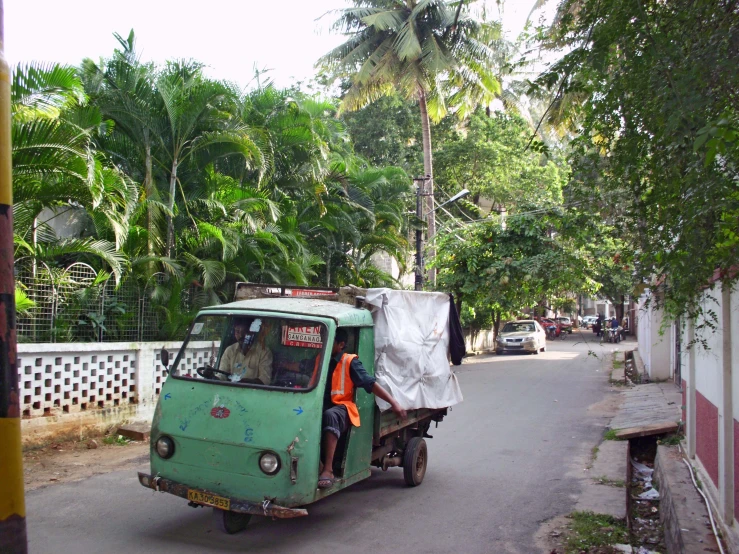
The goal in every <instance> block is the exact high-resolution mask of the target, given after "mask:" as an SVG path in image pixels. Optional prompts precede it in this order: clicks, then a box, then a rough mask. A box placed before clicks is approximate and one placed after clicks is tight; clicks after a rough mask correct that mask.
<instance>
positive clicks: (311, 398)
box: [139, 298, 447, 533]
mask: <svg viewBox="0 0 739 554" xmlns="http://www.w3.org/2000/svg"><path fill="white" fill-rule="evenodd" d="M237 325H241V326H242V327H246V326H248V329H249V330H248V332H246V333H244V334H245V335H246V336H245V337H243V338H241V340H240V342H237V341H236V337H235V336H234V331H235V329H234V327H235V326H237ZM339 327H342V328H344V329H346V330H347V331H348V335H349V340H348V344H347V347H346V349H345V351H346V352H348V353H356V354H358V356H359V359H360V360H361V361H362V363H363V365H364V367H365V368H366V369H367V371H368V373H370V374H373V373H374V354H375V352H374V329H373V321H372V316H371V314H370V312H369V310H367V309H364V308H361V307H356V306H354V305H350V304H344V303H340V302H335V301H329V300H321V299H315V298H261V299H259V298H258V299H252V300H244V301H238V302H233V303H230V304H225V305H221V306H217V307H212V308H207V309H204V310H202V311H201V312H200V313H199V314H198V316H197V318H196V319H195V320H194V322H193V323H192V325H191V326H190V329H189V331H188V334H187V338H186V340H185V342H184V343H183V345H182V348H181V349H180V351H179V353H177V354H176V356H175V357H174V361H173V362H172V364H171V365H169V362H170V355H169V353H168V352H167V351H165V350H162V352H161V360H162V364H163V365H164V366H165V367H167V368H168V376H167V379H166V381H165V383H164V384H163V387H162V390H161V393H160V396H159V400H158V403H157V406H156V410H155V414H154V418H153V421H152V427H151V439H150V440H151V453H150V457H151V473H150V474H146V473H139V481H140V483H141V484H142V485H143V486H144V487H148V488H151V489H154V490H156V491H161V492H167V493H170V494H174V495H177V496H180V497H182V498H184V499H187V500H188V504H189V505H190V506H192V507H201V506H209V507H212V508H213V515H214V518H215V520H216V524H217V526H218V527H219V528H220V529H221V530H223V531H225V532H227V533H235V532H238V531H240V530H243V529H244V528H245V527H246V525H247V523H248V521H249V519H250V518H251V516H252V515H263V516H269V517H278V518H291V517H299V516H305V515H307V514H308V512H307V510H306V509H305V508H304V507H305V506H308V505H310V504H312V503H313V502H316V501H317V500H320V499H321V498H323V497H325V496H328V495H331V494H334V493H337V492H339V491H341V490H342V489H344V488H345V487H348V486H349V485H352V484H354V483H357V482H358V481H361V480H363V479H366V478H367V477H369V476H370V474H371V471H370V467H371V466H375V467H380V468H382V469H383V470H387V469H388V468H389V467H402V468H403V474H404V478H405V482H406V483H407V484H408V485H410V486H416V485H419V484H421V482H422V481H423V478H424V475H425V472H426V465H427V460H428V452H427V446H426V442H425V440H424V438H425V437H428V436H429V435H428V434H427V430H428V429H429V426H430V425H431V423H432V422H434V421H435V422H437V423H438V422H439V421H441V420H442V419H443V417H444V416H445V415H446V413H447V411H446V409H420V410H412V411H409V412H408V416H407V418H406V419H404V420H399V419H398V418H397V417H396V416H395V414H394V413H393V412H391V411H389V410H388V411H385V412H381V411H380V410H379V408H378V407H377V405H376V403H375V399H374V398H373V396H372V395H370V394H367V393H366V392H365V391H364V390H361V389H360V390H358V391H357V392H356V400H355V401H356V404H357V407H358V409H359V414H360V420H361V425H360V426H359V427H351V430H350V432H349V433H347V434H346V435H345V436H344V437H342V439H341V440H340V442H339V444H338V447H337V450H336V455H335V458H334V460H335V463H334V468H333V469H334V475H335V476H336V482H335V483H334V485H333V486H332V487H331V488H329V489H319V488H318V487H317V483H318V474H319V462H320V459H321V442H322V441H321V431H322V430H321V420H322V413H323V403H324V391H325V388H326V383H327V380H328V379H330V378H331V373H332V370H333V367H332V365H333V364H331V363H330V357H331V345H332V344H333V341H334V335H335V333H336V329H337V328H339ZM237 331H238V329H237ZM241 331H242V332H243V329H242V330H241ZM237 334H238V333H237ZM229 348H231V349H232V351H233V349H236V348H239V349H241V352H242V353H243V352H244V351H247V354H246V355H250V354H249V353H251V355H254V356H259V357H260V360H261V362H260V363H261V364H262V365H263V366H264V367H263V369H264V370H263V371H262V366H260V373H259V378H256V377H252V378H243V377H242V376H241V375H243V374H240V373H239V372H238V369H236V370H234V369H233V368H225V367H223V366H222V364H223V363H226V362H224V360H225V359H228V358H229V356H231V354H232V353H233V352H231V354H229ZM231 357H232V356H231Z"/></svg>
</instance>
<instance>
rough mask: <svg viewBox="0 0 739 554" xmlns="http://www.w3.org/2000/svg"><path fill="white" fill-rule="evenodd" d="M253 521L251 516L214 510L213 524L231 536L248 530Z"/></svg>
mask: <svg viewBox="0 0 739 554" xmlns="http://www.w3.org/2000/svg"><path fill="white" fill-rule="evenodd" d="M250 519H251V514H241V513H239V512H232V511H230V510H221V509H219V508H213V523H214V524H215V526H216V527H217V528H218V529H219V530H221V531H223V532H224V533H228V534H229V535H233V534H234V533H238V532H239V531H243V530H244V529H246V526H247V525H248V524H249V520H250Z"/></svg>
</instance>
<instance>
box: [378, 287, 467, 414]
mask: <svg viewBox="0 0 739 554" xmlns="http://www.w3.org/2000/svg"><path fill="white" fill-rule="evenodd" d="M366 303H367V304H369V305H370V307H371V310H372V319H373V320H374V322H375V376H376V377H377V381H378V383H380V385H382V386H383V387H384V388H385V389H387V390H388V391H389V392H390V394H392V395H393V397H395V399H396V400H397V401H398V402H399V403H400V405H401V406H402V407H403V408H405V409H406V410H412V409H417V408H447V407H449V406H454V405H455V404H458V403H459V402H461V401H462V391H461V389H460V388H459V383H458V382H457V377H456V375H454V373H452V368H451V366H450V365H449V358H448V350H449V295H448V294H444V293H440V292H415V291H404V290H393V289H384V288H383V289H368V290H367V296H366ZM375 399H376V402H377V405H378V406H379V407H380V409H382V410H386V409H388V408H389V405H388V404H387V403H386V402H384V401H383V400H380V399H379V398H377V397H375Z"/></svg>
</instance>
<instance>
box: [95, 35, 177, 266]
mask: <svg viewBox="0 0 739 554" xmlns="http://www.w3.org/2000/svg"><path fill="white" fill-rule="evenodd" d="M114 36H115V38H116V40H118V42H119V44H120V45H121V47H122V49H121V50H116V51H115V53H114V55H113V57H112V58H111V59H109V60H103V61H102V62H100V63H96V62H94V61H93V60H91V59H85V60H84V61H83V62H82V79H83V82H84V83H85V89H86V92H87V94H88V95H89V96H90V98H91V102H92V103H93V104H94V105H95V106H97V107H98V108H99V109H100V110H101V111H102V113H103V115H104V116H105V117H106V118H107V119H109V120H111V121H112V122H113V123H114V124H115V125H114V127H113V132H112V133H109V134H106V135H105V136H103V137H100V138H98V145H99V147H100V148H101V149H103V150H105V152H106V153H108V155H109V156H110V158H111V159H112V160H114V161H115V162H116V163H117V164H118V165H119V167H121V168H122V169H123V171H125V172H126V174H128V175H129V176H131V178H132V179H134V180H135V181H136V182H139V183H141V196H140V198H139V203H140V204H141V209H143V215H144V216H145V221H146V224H145V229H146V233H147V244H146V250H147V254H148V255H150V256H151V255H153V254H154V253H155V252H162V251H163V249H164V243H163V241H162V239H161V236H162V232H161V231H162V229H161V227H162V225H163V221H164V215H165V213H166V211H167V210H166V207H165V206H164V205H163V204H162V203H161V201H160V194H159V190H158V188H157V184H156V181H157V179H158V178H159V179H162V178H163V176H162V174H161V171H159V172H157V171H156V170H157V167H155V163H154V160H155V159H157V157H158V154H159V152H158V151H157V149H158V147H159V139H158V137H160V136H161V135H162V133H163V132H164V130H165V128H166V127H165V126H166V118H165V112H164V105H163V103H162V100H161V98H160V97H159V95H157V93H156V89H155V86H154V82H155V78H156V69H155V67H154V66H153V65H152V64H142V63H141V62H140V61H139V60H138V58H137V54H136V51H135V42H136V41H135V36H134V32H133V31H131V32H130V33H129V35H128V38H126V39H124V38H122V37H121V36H120V35H118V34H117V33H115V34H114Z"/></svg>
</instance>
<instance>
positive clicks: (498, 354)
mask: <svg viewBox="0 0 739 554" xmlns="http://www.w3.org/2000/svg"><path fill="white" fill-rule="evenodd" d="M495 355H496V356H502V355H503V351H502V350H496V351H495Z"/></svg>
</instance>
